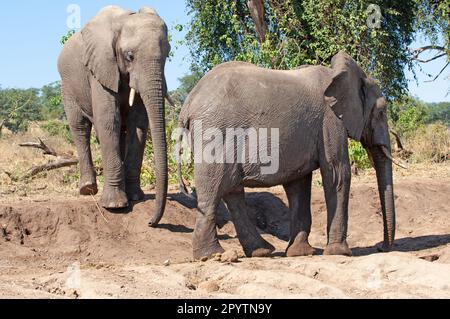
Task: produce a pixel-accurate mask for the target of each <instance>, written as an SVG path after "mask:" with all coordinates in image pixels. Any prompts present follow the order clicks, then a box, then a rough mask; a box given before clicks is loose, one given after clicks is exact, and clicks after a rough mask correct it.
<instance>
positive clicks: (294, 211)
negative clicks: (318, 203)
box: [284, 173, 315, 257]
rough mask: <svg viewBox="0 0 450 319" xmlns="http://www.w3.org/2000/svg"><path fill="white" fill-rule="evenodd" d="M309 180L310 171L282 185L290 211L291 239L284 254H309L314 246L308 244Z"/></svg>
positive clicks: (309, 223)
mask: <svg viewBox="0 0 450 319" xmlns="http://www.w3.org/2000/svg"><path fill="white" fill-rule="evenodd" d="M311 182H312V173H311V174H308V175H307V176H306V177H304V178H303V179H301V180H298V181H295V182H292V183H290V184H287V185H284V189H285V191H286V195H287V197H288V200H289V210H290V213H291V240H290V242H289V246H288V248H287V250H286V256H288V257H295V256H311V255H314V252H315V251H314V248H313V247H312V246H311V245H310V244H309V241H308V237H309V234H310V232H311V222H312V219H311Z"/></svg>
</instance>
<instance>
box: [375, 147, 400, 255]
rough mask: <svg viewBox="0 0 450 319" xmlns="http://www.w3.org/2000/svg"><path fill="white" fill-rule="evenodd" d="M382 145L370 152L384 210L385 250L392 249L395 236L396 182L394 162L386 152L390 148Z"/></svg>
mask: <svg viewBox="0 0 450 319" xmlns="http://www.w3.org/2000/svg"><path fill="white" fill-rule="evenodd" d="M382 147H384V146H375V147H373V148H372V149H371V150H370V153H371V155H372V159H373V164H374V166H375V170H376V173H377V181H378V191H379V193H380V201H381V209H382V212H383V226H384V243H383V251H390V250H391V248H392V245H393V244H394V238H395V203H394V184H393V179H392V162H391V160H390V159H389V158H388V157H387V156H386V155H385V154H384V153H385V152H386V151H389V150H382V149H381V148H382ZM389 154H390V151H389Z"/></svg>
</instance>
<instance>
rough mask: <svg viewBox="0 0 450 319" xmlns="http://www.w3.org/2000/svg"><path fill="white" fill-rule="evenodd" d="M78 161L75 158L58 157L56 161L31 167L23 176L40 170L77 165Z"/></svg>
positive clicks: (33, 174) (31, 175)
mask: <svg viewBox="0 0 450 319" xmlns="http://www.w3.org/2000/svg"><path fill="white" fill-rule="evenodd" d="M78 162H79V161H78V159H76V158H69V159H60V160H58V161H56V162H52V163H48V164H45V165H40V166H35V167H33V168H32V169H31V171H30V172H29V173H28V174H27V175H25V176H24V178H30V177H33V176H35V175H37V174H39V173H42V172H48V171H51V170H55V169H59V168H63V167H69V166H74V165H77V164H78Z"/></svg>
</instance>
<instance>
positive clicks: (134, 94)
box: [130, 88, 136, 107]
mask: <svg viewBox="0 0 450 319" xmlns="http://www.w3.org/2000/svg"><path fill="white" fill-rule="evenodd" d="M135 97H136V90H135V89H133V88H132V89H131V91H130V107H132V106H133V104H134V98H135Z"/></svg>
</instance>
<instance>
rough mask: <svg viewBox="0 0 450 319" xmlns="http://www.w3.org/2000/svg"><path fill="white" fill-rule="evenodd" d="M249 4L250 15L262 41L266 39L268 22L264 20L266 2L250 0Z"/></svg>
mask: <svg viewBox="0 0 450 319" xmlns="http://www.w3.org/2000/svg"><path fill="white" fill-rule="evenodd" d="M247 6H248V8H249V9H250V15H251V16H252V20H253V22H254V24H255V27H256V32H257V33H258V35H259V40H260V42H261V43H263V42H264V41H266V33H267V24H266V21H265V20H264V3H263V1H262V0H249V1H248V2H247Z"/></svg>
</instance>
